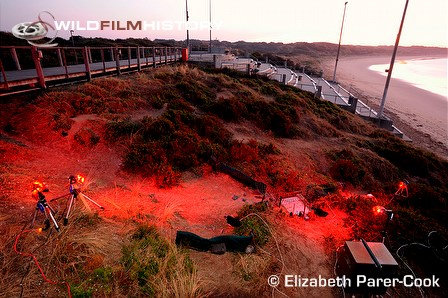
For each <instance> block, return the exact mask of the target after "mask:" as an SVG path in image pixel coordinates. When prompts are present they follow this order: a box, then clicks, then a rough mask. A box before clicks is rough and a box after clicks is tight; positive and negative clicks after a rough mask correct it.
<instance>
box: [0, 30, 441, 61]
mask: <svg viewBox="0 0 448 298" xmlns="http://www.w3.org/2000/svg"><path fill="white" fill-rule="evenodd" d="M55 42H56V43H58V44H59V45H60V46H71V45H72V41H71V40H66V39H63V38H56V40H55ZM74 42H75V45H76V46H111V45H119V46H160V45H164V46H179V47H181V46H185V41H177V40H174V39H155V40H152V41H151V40H149V39H147V38H127V39H107V38H100V37H96V38H87V37H82V36H74ZM190 42H191V45H192V46H193V47H201V46H205V47H207V46H208V41H201V40H194V39H192V40H190ZM0 45H2V46H13V45H15V46H20V45H22V46H23V45H28V44H27V42H26V41H25V40H21V39H18V38H16V37H14V36H13V35H12V34H11V33H10V32H0ZM212 45H213V47H215V48H227V49H230V50H232V51H233V52H234V53H236V54H240V55H246V54H253V53H257V52H258V53H270V54H274V55H282V56H297V55H306V56H311V57H322V56H334V55H335V53H336V51H337V47H338V45H337V44H333V43H328V42H313V43H308V42H295V43H281V42H246V41H237V42H229V41H219V40H214V41H213V43H212ZM392 50H393V46H359V45H342V46H341V55H344V56H347V55H389V54H391V53H392ZM399 54H402V55H416V56H420V55H422V56H424V55H447V48H439V47H424V46H411V47H399Z"/></svg>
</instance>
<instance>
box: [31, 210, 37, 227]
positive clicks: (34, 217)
mask: <svg viewBox="0 0 448 298" xmlns="http://www.w3.org/2000/svg"><path fill="white" fill-rule="evenodd" d="M38 210H39V208H38V207H36V210H34V215H33V220H32V221H31V228H33V227H34V222H35V221H36V216H37V211H38Z"/></svg>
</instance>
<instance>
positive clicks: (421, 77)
mask: <svg viewBox="0 0 448 298" xmlns="http://www.w3.org/2000/svg"><path fill="white" fill-rule="evenodd" d="M388 68H389V64H378V65H372V66H370V67H369V69H370V70H373V71H376V72H378V73H381V74H382V75H384V76H387V72H385V70H386V69H388ZM447 68H448V59H447V58H437V59H427V58H423V59H410V60H395V64H394V69H393V71H392V78H396V79H399V80H403V81H405V82H407V83H409V84H411V85H413V86H415V87H418V88H421V89H424V90H427V91H430V92H432V93H435V94H438V95H441V96H443V97H444V98H445V99H446V100H447V101H448V80H447Z"/></svg>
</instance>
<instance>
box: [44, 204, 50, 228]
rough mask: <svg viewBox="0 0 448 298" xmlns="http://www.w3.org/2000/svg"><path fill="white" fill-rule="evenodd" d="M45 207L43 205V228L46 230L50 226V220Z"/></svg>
mask: <svg viewBox="0 0 448 298" xmlns="http://www.w3.org/2000/svg"><path fill="white" fill-rule="evenodd" d="M46 210H47V207H45V210H44V214H45V221H44V228H43V230H44V231H46V230H48V229H49V228H50V220H49V219H48V214H47V211H46Z"/></svg>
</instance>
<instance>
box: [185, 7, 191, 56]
mask: <svg viewBox="0 0 448 298" xmlns="http://www.w3.org/2000/svg"><path fill="white" fill-rule="evenodd" d="M185 13H186V15H187V23H186V25H187V49H188V51H190V31H189V28H188V0H185Z"/></svg>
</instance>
